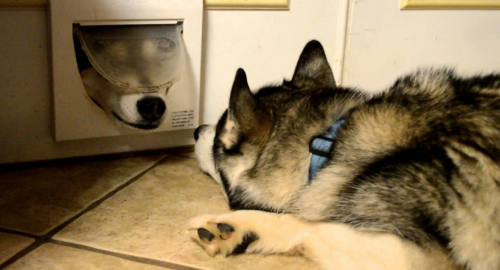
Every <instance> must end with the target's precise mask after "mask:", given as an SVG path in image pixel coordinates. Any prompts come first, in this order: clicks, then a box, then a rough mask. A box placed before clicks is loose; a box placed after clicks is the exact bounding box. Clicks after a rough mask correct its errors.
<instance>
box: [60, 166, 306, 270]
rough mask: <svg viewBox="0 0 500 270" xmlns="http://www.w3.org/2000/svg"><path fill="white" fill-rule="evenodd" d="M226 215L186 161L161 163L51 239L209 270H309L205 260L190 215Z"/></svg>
mask: <svg viewBox="0 0 500 270" xmlns="http://www.w3.org/2000/svg"><path fill="white" fill-rule="evenodd" d="M227 211H229V210H228V208H227V204H226V202H225V199H224V197H223V195H222V192H221V188H220V187H219V186H218V185H216V184H215V182H214V181H213V180H212V179H210V178H209V177H208V176H206V175H205V174H203V173H201V171H200V170H199V169H198V166H197V162H196V160H195V159H193V158H188V157H175V156H172V157H169V158H168V159H167V161H166V162H164V163H163V164H161V165H159V166H157V167H156V168H155V169H153V170H151V171H150V172H148V173H147V174H146V175H144V176H143V177H142V178H141V179H139V180H138V181H136V182H135V183H133V184H132V185H130V186H129V187H127V188H126V189H124V190H122V191H120V192H119V193H117V194H116V195H115V196H113V197H112V198H110V199H108V200H107V201H105V202H104V203H103V204H101V205H100V206H99V207H97V208H96V209H94V210H93V211H90V212H88V213H86V214H85V215H83V216H82V217H81V218H79V219H78V220H76V221H75V222H73V223H72V224H70V225H69V226H68V227H66V228H65V229H63V230H62V231H61V232H59V233H58V234H57V235H55V239H57V240H61V241H66V242H71V243H77V244H81V245H87V246H91V247H94V248H99V249H104V250H109V251H113V252H123V253H126V254H133V255H136V256H141V257H146V258H152V259H156V260H163V261H168V262H172V263H180V264H189V265H195V266H199V267H208V268H211V269H276V268H278V269H285V267H286V269H291V270H293V269H315V268H316V267H315V265H313V264H312V263H310V262H308V261H306V260H305V259H303V258H300V257H286V256H267V257H264V256H262V255H240V256H230V257H228V258H221V257H216V258H210V257H209V256H208V255H207V254H206V253H205V252H204V251H203V250H202V249H201V248H200V247H199V246H198V245H197V244H195V243H194V242H193V241H192V240H191V239H189V237H188V235H187V231H186V227H185V226H186V223H187V222H188V220H189V219H190V218H192V217H194V216H197V215H200V214H207V213H212V214H216V213H224V212H227Z"/></svg>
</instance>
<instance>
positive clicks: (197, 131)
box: [194, 125, 208, 141]
mask: <svg viewBox="0 0 500 270" xmlns="http://www.w3.org/2000/svg"><path fill="white" fill-rule="evenodd" d="M206 127H208V125H201V126H199V127H197V128H196V129H195V130H194V140H195V141H197V140H198V138H199V137H200V132H201V131H202V130H203V129H204V128H206Z"/></svg>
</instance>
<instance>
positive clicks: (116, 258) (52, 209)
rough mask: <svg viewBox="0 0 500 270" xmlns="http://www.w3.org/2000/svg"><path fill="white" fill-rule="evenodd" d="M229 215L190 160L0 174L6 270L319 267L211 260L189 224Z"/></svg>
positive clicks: (300, 262)
mask: <svg viewBox="0 0 500 270" xmlns="http://www.w3.org/2000/svg"><path fill="white" fill-rule="evenodd" d="M228 211H229V210H228V208H227V205H226V203H225V201H224V198H223V196H222V193H221V189H220V187H219V186H218V185H216V184H215V182H213V181H212V180H211V179H210V178H209V177H208V176H206V175H205V174H203V173H201V171H200V170H199V169H198V166H197V164H196V160H195V159H194V158H193V155H192V153H184V154H179V155H167V156H166V155H156V156H143V157H131V158H122V159H115V160H104V161H94V162H79V163H73V164H66V165H61V166H49V167H39V168H30V169H23V170H12V171H4V172H0V270H1V269H9V270H12V269H148V270H149V269H151V270H153V269H183V270H184V269H186V270H188V269H255V270H256V269H273V270H275V269H291V270H295V269H297V270H299V269H316V268H317V267H316V266H315V265H314V264H312V263H311V262H308V261H307V260H305V259H303V258H300V257H288V256H263V255H239V256H230V257H228V258H222V257H216V258H211V257H209V256H208V255H207V254H206V253H205V252H204V251H203V250H202V249H201V248H200V247H199V246H198V245H197V244H195V243H194V242H193V241H192V240H191V239H189V237H188V235H187V232H186V226H185V225H186V223H187V221H188V220H189V219H190V218H192V217H194V216H196V215H200V214H207V213H224V212H228Z"/></svg>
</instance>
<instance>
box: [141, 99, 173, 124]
mask: <svg viewBox="0 0 500 270" xmlns="http://www.w3.org/2000/svg"><path fill="white" fill-rule="evenodd" d="M166 109H167V106H166V105H165V102H164V101H163V99H161V98H158V97H145V98H143V99H141V100H139V101H137V111H138V112H139V114H140V115H141V116H142V118H144V119H145V120H147V121H150V122H153V121H156V120H158V119H160V118H162V116H163V114H164V113H165V110H166Z"/></svg>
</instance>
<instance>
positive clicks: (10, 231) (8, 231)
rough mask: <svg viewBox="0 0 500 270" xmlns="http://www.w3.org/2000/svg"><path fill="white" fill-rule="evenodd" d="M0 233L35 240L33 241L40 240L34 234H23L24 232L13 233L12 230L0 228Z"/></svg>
mask: <svg viewBox="0 0 500 270" xmlns="http://www.w3.org/2000/svg"><path fill="white" fill-rule="evenodd" d="M0 232H3V233H8V234H15V235H18V236H24V237H29V238H35V239H38V238H40V236H38V235H35V234H31V233H25V232H20V231H14V230H11V229H5V228H0Z"/></svg>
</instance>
